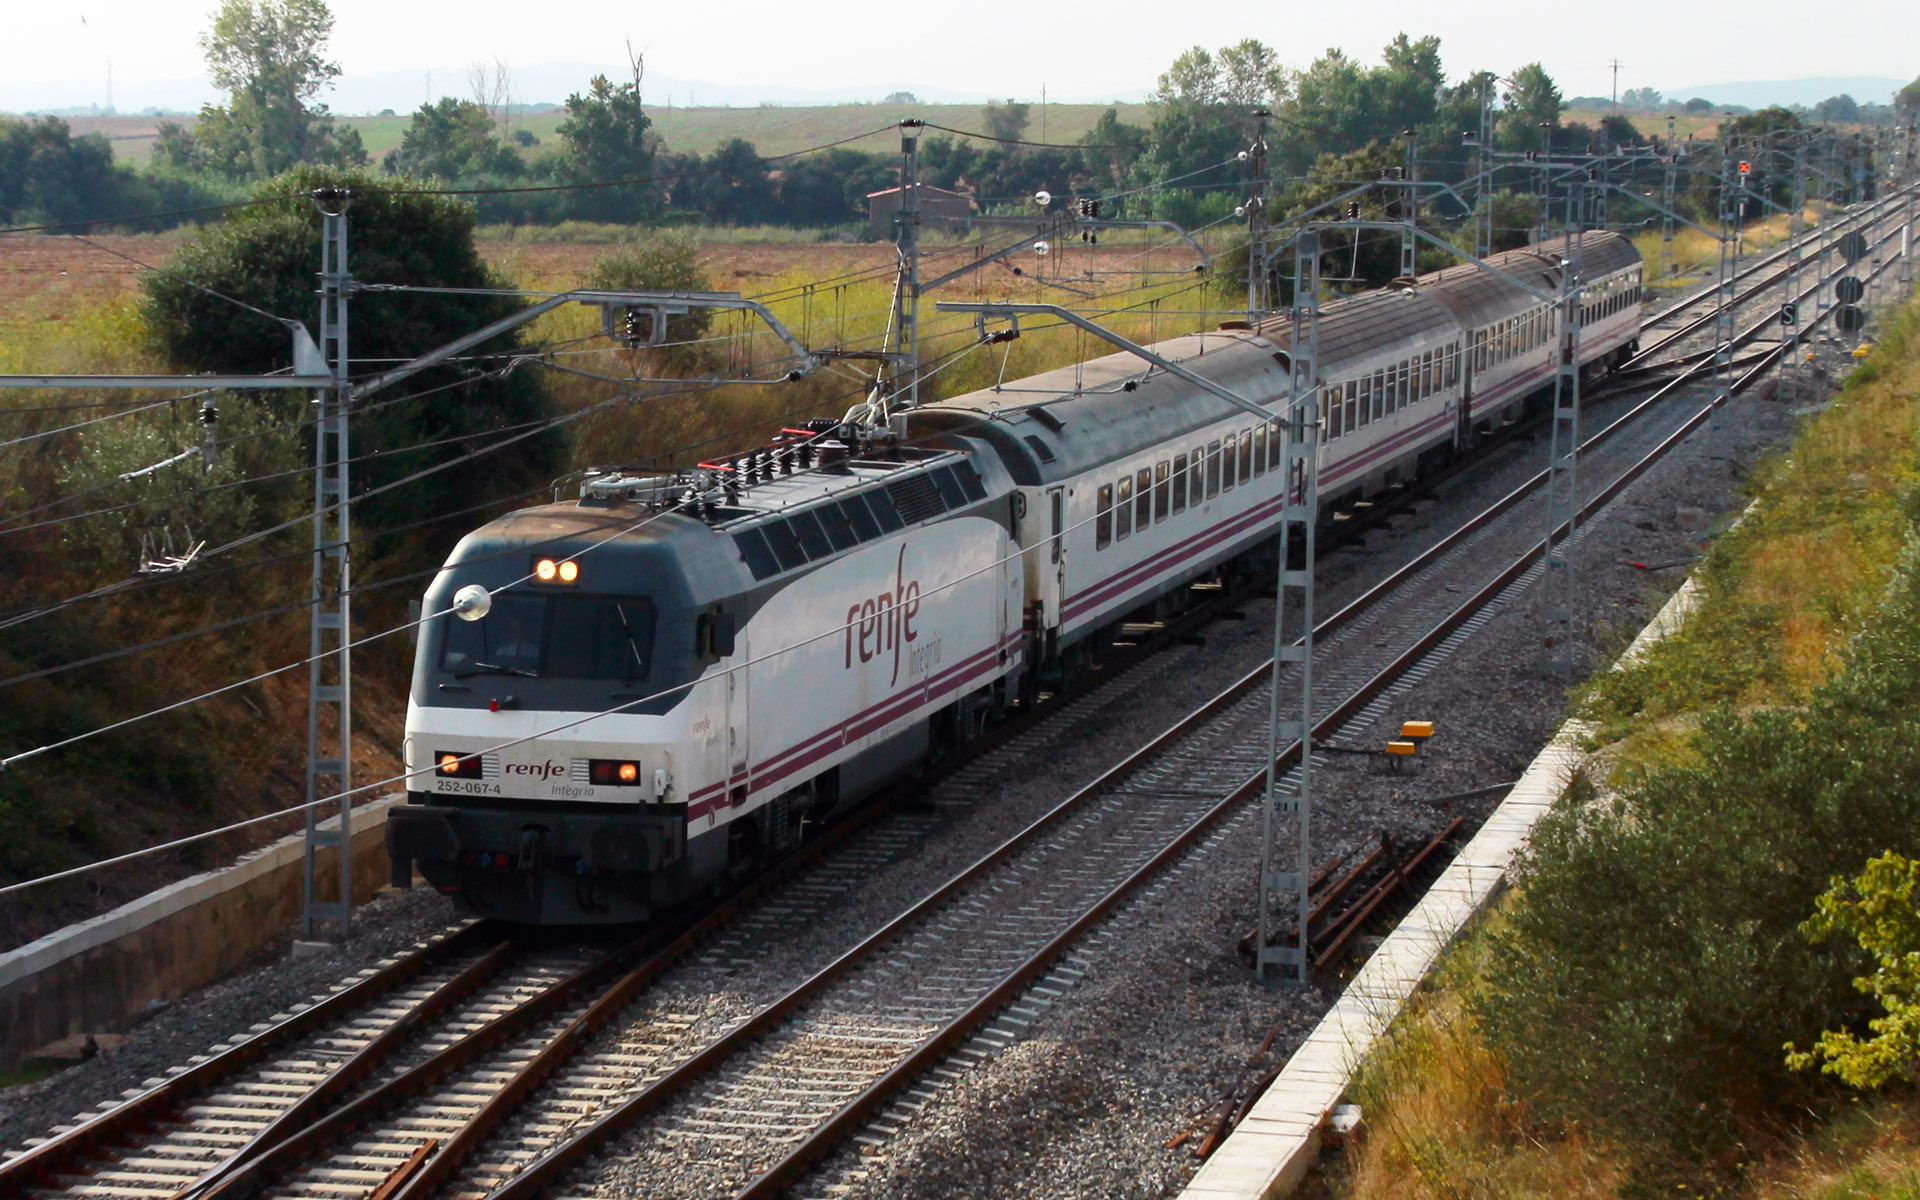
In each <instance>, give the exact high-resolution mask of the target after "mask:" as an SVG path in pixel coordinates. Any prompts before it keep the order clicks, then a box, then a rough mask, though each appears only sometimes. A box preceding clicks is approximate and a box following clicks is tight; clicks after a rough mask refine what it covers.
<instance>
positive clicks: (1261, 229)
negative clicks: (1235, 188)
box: [1247, 108, 1273, 325]
mask: <svg viewBox="0 0 1920 1200" xmlns="http://www.w3.org/2000/svg"><path fill="white" fill-rule="evenodd" d="M1272 115H1273V114H1272V113H1271V112H1269V111H1268V110H1266V109H1264V108H1261V109H1256V110H1254V114H1253V119H1254V134H1253V151H1252V160H1253V198H1252V200H1250V201H1249V202H1248V204H1247V324H1249V325H1258V324H1259V323H1260V319H1261V318H1262V317H1264V316H1266V315H1267V312H1268V311H1269V310H1270V309H1271V308H1272V307H1273V298H1272V296H1271V295H1269V294H1268V287H1267V193H1268V181H1267V118H1269V117H1271V116H1272Z"/></svg>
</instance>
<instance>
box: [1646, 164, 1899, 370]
mask: <svg viewBox="0 0 1920 1200" xmlns="http://www.w3.org/2000/svg"><path fill="white" fill-rule="evenodd" d="M1907 195H1908V192H1907V191H1906V190H1902V191H1897V192H1894V193H1892V194H1890V195H1888V196H1886V197H1883V198H1882V199H1880V200H1878V201H1875V202H1874V203H1872V204H1870V205H1867V206H1865V207H1864V208H1862V209H1861V210H1860V211H1859V212H1857V213H1849V214H1847V215H1846V216H1845V217H1844V218H1842V219H1841V220H1840V221H1838V222H1835V223H1834V224H1832V225H1829V226H1827V227H1825V228H1824V229H1819V230H1812V231H1809V232H1807V233H1805V234H1802V235H1801V241H1800V245H1801V247H1802V249H1803V252H1805V253H1806V255H1807V257H1806V258H1805V259H1803V260H1802V264H1801V265H1802V266H1803V267H1805V266H1809V265H1811V266H1813V267H1814V268H1815V269H1814V270H1813V272H1812V274H1813V279H1814V282H1815V286H1814V287H1813V288H1811V289H1809V290H1808V291H1807V292H1805V293H1804V295H1807V296H1813V295H1817V294H1818V293H1819V286H1818V285H1819V282H1820V272H1819V270H1818V269H1817V267H1818V264H1819V262H1820V260H1821V259H1822V258H1824V257H1825V256H1827V255H1830V254H1836V253H1838V252H1839V246H1838V240H1837V237H1838V235H1840V234H1842V233H1846V232H1852V231H1856V230H1864V229H1871V228H1873V227H1874V226H1875V225H1877V224H1879V223H1880V222H1882V221H1884V220H1885V219H1887V218H1888V217H1890V216H1892V215H1894V214H1895V213H1896V212H1899V211H1903V210H1904V206H1905V204H1906V201H1907ZM1886 240H1887V239H1886V238H1884V237H1883V238H1882V239H1881V240H1880V241H1879V242H1876V243H1874V247H1875V248H1878V247H1879V246H1881V245H1884V244H1885V243H1886ZM1809 243H1811V244H1812V249H1811V250H1807V249H1806V247H1807V246H1808V245H1809ZM1788 250H1789V247H1787V246H1782V247H1781V248H1780V249H1778V250H1776V251H1774V252H1773V253H1771V254H1769V255H1767V256H1766V257H1764V258H1762V259H1760V260H1759V261H1757V262H1754V263H1752V264H1750V265H1748V266H1746V267H1744V268H1742V269H1741V270H1740V271H1738V272H1736V273H1735V275H1734V282H1735V284H1736V285H1737V284H1739V283H1740V282H1741V281H1742V280H1745V279H1748V278H1750V277H1752V276H1753V275H1755V274H1757V273H1758V272H1760V271H1762V270H1765V269H1766V268H1767V267H1769V266H1771V265H1773V264H1774V263H1777V262H1779V261H1780V260H1781V259H1783V258H1785V257H1786V256H1787V253H1788ZM1786 277H1787V272H1786V270H1784V269H1782V270H1779V271H1776V272H1774V273H1773V274H1772V275H1769V276H1768V277H1767V278H1765V279H1763V280H1760V281H1759V282H1758V283H1756V284H1753V285H1752V286H1750V287H1748V288H1747V289H1746V291H1744V292H1739V293H1737V294H1736V295H1735V296H1734V297H1733V299H1732V301H1731V302H1730V306H1731V307H1732V308H1734V309H1736V310H1737V309H1739V308H1741V307H1743V306H1744V305H1746V304H1747V303H1748V302H1750V301H1752V300H1754V299H1756V298H1758V297H1760V296H1762V295H1764V294H1765V293H1766V291H1767V289H1768V288H1770V287H1772V286H1773V285H1774V284H1776V283H1780V282H1782V281H1783V280H1785V279H1786ZM1717 291H1718V287H1717V286H1714V287H1707V288H1703V289H1701V290H1700V291H1698V292H1696V293H1694V294H1693V295H1692V296H1690V297H1687V298H1686V299H1684V300H1681V301H1679V302H1678V303H1676V304H1673V305H1672V306H1670V307H1668V308H1666V309H1665V310H1663V311H1661V312H1660V313H1659V314H1657V315H1655V316H1654V317H1651V318H1649V319H1648V320H1647V321H1645V322H1643V323H1642V326H1641V328H1642V331H1643V332H1644V331H1645V330H1648V329H1651V328H1653V327H1655V326H1658V325H1662V324H1665V323H1666V322H1668V321H1671V320H1673V319H1675V318H1677V317H1679V315H1680V314H1681V313H1682V312H1685V311H1687V310H1688V309H1691V308H1693V307H1695V306H1697V305H1700V304H1703V303H1706V302H1708V301H1710V300H1712V299H1713V298H1714V294H1715V292H1717ZM1716 315H1717V314H1716V313H1715V312H1714V311H1713V310H1711V309H1709V310H1708V311H1707V312H1705V313H1703V314H1701V315H1700V316H1698V317H1695V318H1693V319H1692V320H1689V321H1686V322H1685V323H1683V324H1682V325H1681V326H1680V327H1679V328H1678V329H1675V330H1673V331H1672V332H1670V333H1667V334H1665V335H1663V336H1661V337H1659V338H1656V339H1654V340H1653V341H1651V342H1650V343H1648V344H1646V345H1644V346H1642V347H1641V348H1640V350H1639V352H1638V353H1636V354H1635V355H1634V356H1633V357H1632V358H1630V359H1628V360H1627V361H1626V363H1625V364H1623V368H1624V370H1626V371H1634V370H1639V369H1643V368H1646V367H1650V366H1658V365H1659V364H1658V363H1656V362H1654V361H1653V360H1654V356H1655V355H1658V354H1660V353H1662V352H1664V351H1666V350H1667V349H1668V348H1669V347H1671V346H1674V345H1675V344H1677V343H1679V342H1681V341H1683V340H1684V339H1686V338H1688V337H1690V336H1692V335H1693V334H1696V333H1698V332H1700V331H1701V330H1702V329H1705V328H1707V327H1708V326H1710V325H1712V324H1713V323H1714V319H1715V317H1716Z"/></svg>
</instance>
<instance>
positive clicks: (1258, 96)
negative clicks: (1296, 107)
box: [1202, 38, 1287, 109]
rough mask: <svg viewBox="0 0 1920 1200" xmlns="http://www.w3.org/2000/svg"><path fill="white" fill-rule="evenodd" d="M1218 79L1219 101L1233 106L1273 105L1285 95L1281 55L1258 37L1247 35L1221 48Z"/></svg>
mask: <svg viewBox="0 0 1920 1200" xmlns="http://www.w3.org/2000/svg"><path fill="white" fill-rule="evenodd" d="M1202 53H1204V51H1203V52H1202ZM1218 78H1219V82H1220V102H1221V103H1222V104H1227V105H1231V106H1233V107H1235V108H1241V109H1255V108H1272V107H1274V106H1276V105H1278V104H1279V103H1280V102H1281V101H1283V100H1285V99H1286V97H1287V76H1286V72H1284V71H1282V70H1281V69H1280V56H1279V55H1278V54H1277V53H1275V52H1274V50H1273V47H1271V46H1269V45H1267V44H1266V43H1265V42H1262V41H1260V40H1259V39H1258V38H1246V39H1244V40H1242V41H1239V42H1236V43H1234V44H1233V45H1231V46H1227V47H1225V48H1224V49H1222V50H1221V51H1220V71H1219V75H1218Z"/></svg>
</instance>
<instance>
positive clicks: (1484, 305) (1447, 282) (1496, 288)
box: [1413, 231, 1640, 329]
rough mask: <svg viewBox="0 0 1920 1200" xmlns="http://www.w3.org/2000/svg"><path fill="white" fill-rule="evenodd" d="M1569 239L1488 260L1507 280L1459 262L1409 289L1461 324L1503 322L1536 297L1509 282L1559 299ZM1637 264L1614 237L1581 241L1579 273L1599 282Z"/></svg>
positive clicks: (1596, 235)
mask: <svg viewBox="0 0 1920 1200" xmlns="http://www.w3.org/2000/svg"><path fill="white" fill-rule="evenodd" d="M1571 249H1572V246H1571V239H1570V238H1565V237H1558V238H1551V239H1549V240H1547V241H1544V242H1540V243H1537V244H1535V245H1532V246H1527V247H1524V248H1522V249H1518V250H1503V251H1501V252H1500V253H1499V254H1495V255H1493V256H1491V257H1490V258H1488V259H1487V262H1488V264H1489V265H1491V266H1493V267H1496V268H1498V269H1499V270H1501V271H1503V272H1505V273H1506V274H1507V275H1508V276H1511V279H1505V278H1502V277H1501V276H1499V275H1495V274H1493V273H1492V272H1491V271H1488V270H1486V269H1485V268H1483V267H1481V266H1480V265H1479V264H1477V263H1459V264H1457V265H1455V266H1451V267H1446V268H1444V269H1442V270H1438V271H1429V272H1427V273H1426V274H1424V275H1421V276H1419V277H1418V278H1416V279H1415V280H1414V281H1413V283H1414V287H1416V288H1418V289H1420V290H1422V291H1424V292H1427V293H1429V294H1430V295H1432V296H1433V297H1434V298H1435V299H1436V300H1438V301H1439V302H1440V303H1441V304H1444V305H1445V306H1446V307H1447V308H1448V309H1450V310H1451V311H1452V312H1453V313H1454V315H1455V316H1456V317H1457V318H1458V319H1459V321H1460V323H1461V324H1462V325H1465V326H1466V327H1468V328H1470V329H1478V328H1480V327H1481V326H1484V325H1491V324H1492V323H1494V322H1495V321H1501V320H1505V319H1506V318H1508V317H1511V316H1513V315H1514V314H1515V313H1517V312H1520V311H1521V310H1523V309H1527V308H1531V307H1532V306H1533V305H1534V304H1535V303H1538V297H1536V296H1533V295H1531V294H1529V293H1528V292H1527V291H1525V290H1524V289H1522V288H1520V287H1517V286H1515V284H1514V282H1513V280H1518V281H1519V282H1520V283H1524V284H1527V285H1528V286H1530V287H1534V288H1537V289H1539V290H1540V291H1543V292H1547V293H1549V294H1550V295H1558V294H1559V292H1560V262H1561V260H1562V259H1564V258H1565V257H1566V256H1567V255H1568V253H1569V252H1570V251H1571ZM1639 262H1640V251H1639V250H1637V249H1635V247H1634V244H1633V242H1632V241H1630V240H1628V239H1627V238H1625V237H1622V236H1621V235H1620V234H1617V233H1606V232H1598V231H1595V232H1589V233H1585V234H1582V235H1581V238H1580V273H1581V274H1582V275H1583V276H1585V277H1586V278H1588V279H1598V278H1600V277H1602V276H1605V275H1611V274H1613V273H1614V272H1615V271H1619V270H1622V269H1624V268H1626V267H1630V266H1634V265H1636V264H1638V263H1639Z"/></svg>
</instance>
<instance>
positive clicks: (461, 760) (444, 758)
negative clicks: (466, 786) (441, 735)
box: [433, 750, 480, 779]
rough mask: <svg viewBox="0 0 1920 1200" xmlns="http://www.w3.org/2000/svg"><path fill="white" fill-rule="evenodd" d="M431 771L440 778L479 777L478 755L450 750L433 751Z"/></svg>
mask: <svg viewBox="0 0 1920 1200" xmlns="http://www.w3.org/2000/svg"><path fill="white" fill-rule="evenodd" d="M433 773H434V774H435V775H438V776H439V777H440V778H442V779H478V778H480V756H479V755H478V754H468V755H461V754H459V753H456V752H455V751H452V750H436V751H434V752H433Z"/></svg>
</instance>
